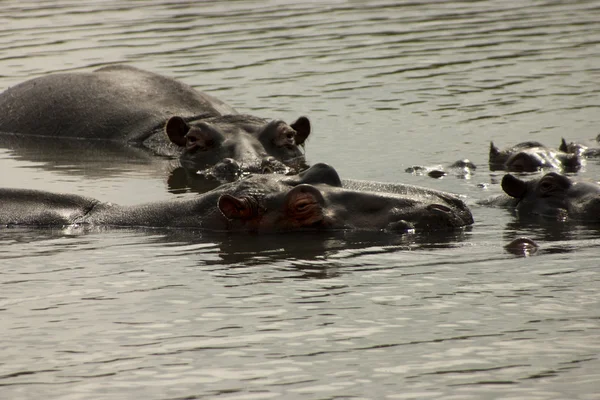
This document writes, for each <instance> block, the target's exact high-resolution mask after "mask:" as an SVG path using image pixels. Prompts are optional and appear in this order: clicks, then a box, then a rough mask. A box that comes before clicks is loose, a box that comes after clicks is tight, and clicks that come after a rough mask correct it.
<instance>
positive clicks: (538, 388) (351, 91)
mask: <svg viewBox="0 0 600 400" xmlns="http://www.w3.org/2000/svg"><path fill="white" fill-rule="evenodd" d="M599 21H600V7H599V5H598V2H596V1H569V2H566V1H565V2H561V1H506V0H498V1H468V2H459V1H411V2H409V1H401V2H398V1H384V0H382V1H319V2H293V1H273V2H260V1H245V0H241V1H235V2H233V1H228V2H223V1H219V2H209V1H206V2H198V3H196V2H189V3H187V2H179V1H172V2H167V1H162V2H161V1H148V2H127V1H121V0H119V1H103V2H95V1H46V2H43V1H30V2H28V1H12V0H8V1H3V2H2V3H1V4H0V89H2V90H3V89H5V88H7V87H9V86H11V85H15V84H17V83H19V82H22V81H24V80H26V79H30V78H32V77H36V76H40V75H44V74H47V73H50V72H56V71H90V70H92V69H94V68H97V67H99V66H103V65H107V64H112V63H127V64H131V65H135V66H137V67H141V68H145V69H149V70H152V71H155V72H158V73H163V74H166V75H169V76H174V77H177V78H179V79H181V80H183V81H185V82H186V83H189V84H191V85H193V86H194V87H197V88H198V89H200V90H204V91H207V92H209V93H210V94H213V95H215V96H217V97H219V98H221V99H223V100H224V101H226V102H228V103H229V104H231V105H233V106H234V107H236V108H237V109H238V110H240V111H242V112H246V113H252V114H256V115H259V116H263V117H277V118H282V119H285V120H288V121H290V120H293V119H295V118H297V117H298V116H300V115H307V116H309V118H310V119H311V121H312V123H313V126H314V133H313V135H312V136H311V138H310V141H309V143H308V145H307V157H308V159H309V161H310V162H312V163H315V162H327V163H330V164H332V165H333V166H335V167H336V168H337V169H338V171H339V173H340V175H342V177H345V178H354V179H369V180H377V181H387V182H402V183H410V184H416V185H421V186H427V187H431V188H436V189H441V190H448V191H452V192H456V193H460V194H463V195H466V196H467V201H468V202H469V204H471V205H472V206H473V207H472V209H473V214H474V215H475V219H476V223H475V225H474V226H473V227H472V228H470V229H467V230H465V231H461V232H458V233H455V234H452V235H430V236H424V237H419V236H414V237H389V236H383V235H381V236H380V235H359V234H352V233H345V234H337V235H296V234H290V235H280V236H278V237H273V236H264V237H257V236H240V235H206V234H200V233H197V232H189V231H177V230H172V231H161V230H149V231H148V230H146V231H144V230H97V231H92V232H89V233H86V234H79V233H77V232H72V231H69V229H64V230H61V229H57V230H39V229H10V230H6V229H5V230H1V231H0V258H1V261H0V263H1V267H0V284H1V286H0V287H1V289H2V290H1V291H0V318H1V321H2V323H1V324H0V336H1V337H2V344H1V348H2V350H1V352H0V397H1V398H3V399H4V398H6V399H38V398H45V399H59V398H60V399H91V398H93V399H121V398H122V399H132V398H139V399H142V398H143V399H195V398H198V399H199V398H222V399H270V398H286V399H334V398H369V399H383V398H388V399H500V398H502V399H586V400H588V399H600V383H599V382H600V372H599V371H600V359H599V357H600V330H599V328H600V311H599V310H600V290H599V289H598V285H599V283H600V270H599V267H598V259H599V256H600V252H599V245H600V228H599V227H598V226H585V225H577V224H520V223H518V222H517V221H516V220H515V217H514V216H513V215H511V214H510V213H509V212H507V211H505V210H501V209H489V208H483V207H480V206H477V205H476V204H475V201H476V200H478V199H482V198H486V197H489V196H491V195H493V194H496V193H499V192H500V188H499V185H498V181H499V179H500V177H501V174H498V173H490V172H489V169H488V167H487V154H488V148H489V142H490V140H493V141H494V142H495V143H496V144H498V145H499V146H501V147H504V146H508V145H512V144H515V143H517V142H520V141H523V140H537V141H541V142H543V143H546V144H547V145H551V146H558V144H559V142H560V138H561V137H565V138H566V139H567V140H568V141H571V140H574V141H580V142H587V143H592V144H593V143H594V138H595V137H596V136H597V135H598V134H599V133H600V131H599V127H600V47H599V45H598V44H599V43H600V22H599ZM39 123H40V124H43V123H44V121H39ZM53 147H55V148H53ZM56 147H58V148H56ZM462 158H469V159H470V160H471V161H473V162H474V163H475V164H476V165H477V166H478V169H477V171H476V173H475V175H473V176H472V177H471V178H470V179H457V178H456V177H454V176H452V175H449V176H447V177H445V178H444V179H440V180H435V179H432V178H429V177H427V176H415V175H411V174H408V173H406V172H404V170H405V169H406V168H408V167H410V166H412V165H416V164H419V165H437V164H441V165H447V164H450V163H451V162H453V161H456V160H458V159H462ZM172 168H173V165H172V162H171V161H169V160H161V159H153V158H150V157H146V155H145V154H141V153H137V152H136V151H135V150H134V149H119V148H116V149H115V148H104V147H100V146H99V145H97V144H94V143H86V142H85V141H83V142H82V143H78V144H77V145H73V146H72V147H64V146H53V145H52V144H51V143H42V142H41V141H40V142H39V143H27V142H26V141H25V142H18V143H2V144H1V145H0V170H1V171H2V172H1V173H0V174H1V175H0V185H1V186H5V187H22V188H38V189H45V190H52V191H57V192H70V193H78V194H84V195H87V196H91V197H96V198H99V199H101V200H104V201H112V202H116V203H123V204H136V203H141V202H145V201H151V200H159V199H168V198H173V197H182V196H192V195H193V194H189V193H188V194H185V193H184V194H174V193H172V192H169V190H168V184H167V176H168V174H169V171H170V170H171V169H172ZM599 172H600V166H599V162H598V161H594V160H589V161H588V163H587V165H586V166H585V168H584V170H583V171H581V172H579V173H578V174H577V176H576V178H578V179H589V180H597V179H598V174H599ZM480 184H487V185H480ZM481 186H485V187H486V188H481ZM518 236H528V237H530V238H532V239H534V240H536V241H537V242H538V243H539V244H540V250H539V251H538V253H537V254H536V255H534V256H531V257H525V258H522V257H516V256H514V255H512V254H510V253H507V252H506V251H505V250H504V249H503V246H504V245H505V244H506V243H508V242H509V241H510V240H512V239H513V238H515V237H518Z"/></svg>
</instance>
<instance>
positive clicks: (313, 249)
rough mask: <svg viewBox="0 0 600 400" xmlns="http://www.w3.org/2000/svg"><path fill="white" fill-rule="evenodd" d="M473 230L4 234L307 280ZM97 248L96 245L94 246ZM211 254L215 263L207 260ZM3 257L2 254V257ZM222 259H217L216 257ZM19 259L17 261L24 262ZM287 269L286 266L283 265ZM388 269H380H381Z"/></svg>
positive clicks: (0, 237)
mask: <svg viewBox="0 0 600 400" xmlns="http://www.w3.org/2000/svg"><path fill="white" fill-rule="evenodd" d="M470 232H471V228H470V227H468V228H464V229H459V230H455V231H436V232H427V233H420V234H404V235H400V234H391V233H384V232H356V231H336V232H285V233H278V234H255V233H215V232H202V231H196V230H192V229H167V228H159V229H148V228H112V227H111V228H108V227H84V228H81V227H79V228H73V227H65V228H51V229H50V228H21V227H17V228H0V244H1V243H11V244H13V245H16V244H19V245H24V244H28V245H32V244H33V245H41V246H43V247H44V248H45V249H46V250H45V252H44V254H46V253H48V252H51V253H53V254H57V253H62V252H66V251H75V252H80V251H85V250H86V249H89V246H90V245H91V246H93V247H94V248H95V247H97V245H98V244H97V243H98V240H97V239H98V236H99V235H111V236H112V237H114V236H115V235H125V236H127V240H122V241H117V242H116V244H115V243H113V244H112V245H113V246H114V245H117V246H125V247H127V246H132V245H133V246H135V245H136V244H140V243H143V244H144V245H148V244H153V245H157V246H165V247H168V248H173V249H172V251H170V250H169V251H167V254H168V256H169V257H172V256H173V255H177V254H179V255H181V256H185V257H188V258H189V257H192V258H195V257H198V262H199V266H202V267H205V266H209V267H210V266H214V267H223V266H227V269H230V268H231V269H240V268H250V267H253V266H262V265H285V266H286V268H288V267H289V268H294V269H296V270H298V271H299V272H301V273H302V275H303V276H305V277H306V278H325V277H328V278H329V277H331V276H332V270H336V271H337V268H338V266H339V264H340V263H341V264H344V265H354V264H355V263H356V260H355V259H357V258H359V257H361V256H367V255H384V254H391V253H397V252H403V251H407V252H410V253H411V257H413V256H414V252H415V251H429V252H430V251H436V250H439V249H452V248H456V247H460V246H461V243H462V242H465V241H467V240H468V239H469V237H470ZM94 243H96V244H94ZM207 251H209V252H210V253H211V257H208V259H207V258H206V257H202V255H203V254H206V252H207ZM0 253H1V252H0ZM214 255H216V256H217V258H215V257H214ZM21 256H25V255H21V254H20V253H19V255H16V254H15V255H14V257H12V258H15V257H17V258H20V257H21ZM282 263H283V264H282ZM383 267H385V265H383V266H377V268H378V269H380V268H383Z"/></svg>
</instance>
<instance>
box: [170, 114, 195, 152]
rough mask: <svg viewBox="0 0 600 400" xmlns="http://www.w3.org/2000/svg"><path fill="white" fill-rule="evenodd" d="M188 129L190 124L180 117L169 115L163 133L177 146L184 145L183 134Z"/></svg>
mask: <svg viewBox="0 0 600 400" xmlns="http://www.w3.org/2000/svg"><path fill="white" fill-rule="evenodd" d="M189 130H190V126H189V125H188V124H187V122H185V120H184V119H183V118H181V117H177V116H175V117H171V118H169V120H168V121H167V124H166V125H165V133H166V134H167V136H168V137H169V139H170V140H171V142H173V143H175V144H176V145H177V146H181V147H183V146H185V143H186V139H185V135H186V134H187V133H188V131H189Z"/></svg>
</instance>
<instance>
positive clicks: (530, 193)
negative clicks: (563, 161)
mask: <svg viewBox="0 0 600 400" xmlns="http://www.w3.org/2000/svg"><path fill="white" fill-rule="evenodd" d="M502 189H503V190H504V191H505V192H506V194H507V195H508V196H504V195H502V196H500V197H498V198H496V199H493V200H491V201H490V202H489V204H490V205H498V206H507V207H514V208H515V209H516V210H517V213H518V215H519V217H521V218H524V217H527V216H530V215H540V216H545V217H551V218H554V219H557V220H561V221H564V220H578V221H583V222H600V186H599V185H597V184H593V183H588V182H573V181H572V180H571V179H569V178H568V177H566V176H564V175H559V174H557V173H555V172H550V173H548V174H546V175H544V176H543V177H541V178H538V179H533V180H530V181H523V180H521V179H519V178H517V177H515V176H513V175H510V174H507V175H505V176H504V177H503V178H502Z"/></svg>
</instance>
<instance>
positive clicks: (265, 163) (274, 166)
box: [259, 156, 290, 174]
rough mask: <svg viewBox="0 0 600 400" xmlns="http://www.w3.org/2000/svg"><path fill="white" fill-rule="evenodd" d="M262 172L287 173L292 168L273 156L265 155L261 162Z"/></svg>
mask: <svg viewBox="0 0 600 400" xmlns="http://www.w3.org/2000/svg"><path fill="white" fill-rule="evenodd" d="M259 172H260V173H262V174H287V173H289V172H290V168H289V167H288V166H286V165H285V164H284V163H282V162H281V161H279V160H277V159H276V158H275V157H273V156H269V157H265V158H263V159H262V161H261V163H260V171H259Z"/></svg>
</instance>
